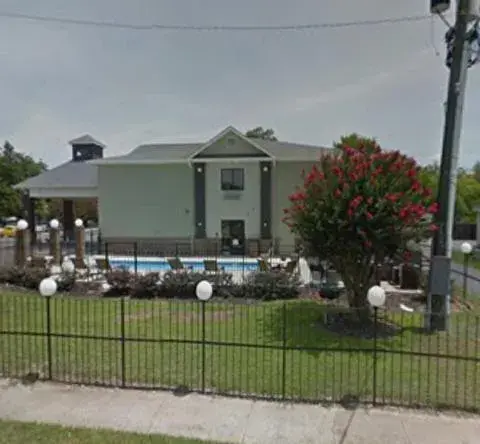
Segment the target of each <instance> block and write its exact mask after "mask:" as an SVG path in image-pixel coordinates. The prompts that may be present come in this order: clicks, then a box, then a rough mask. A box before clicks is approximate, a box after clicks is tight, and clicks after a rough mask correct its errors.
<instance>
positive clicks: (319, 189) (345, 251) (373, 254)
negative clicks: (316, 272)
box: [284, 136, 438, 314]
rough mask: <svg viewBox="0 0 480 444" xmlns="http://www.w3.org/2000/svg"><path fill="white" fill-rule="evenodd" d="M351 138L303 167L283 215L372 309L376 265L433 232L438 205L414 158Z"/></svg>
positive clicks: (352, 298) (363, 309)
mask: <svg viewBox="0 0 480 444" xmlns="http://www.w3.org/2000/svg"><path fill="white" fill-rule="evenodd" d="M348 140H349V141H350V144H349V145H345V144H341V146H337V149H336V150H334V151H332V152H331V153H329V154H325V155H323V156H322V157H321V159H320V161H319V162H318V164H316V165H314V166H313V168H312V169H311V171H309V172H303V173H302V177H303V179H304V183H303V186H301V187H299V188H298V189H297V190H296V191H295V192H294V193H293V194H292V195H291V196H289V199H290V206H289V208H286V209H285V210H284V213H285V217H284V222H285V223H286V224H288V226H289V227H290V229H291V230H292V232H293V233H294V234H295V235H296V236H298V237H299V238H300V239H301V241H302V242H303V244H304V245H305V246H306V248H307V250H308V252H309V254H311V255H312V256H316V257H318V258H319V259H320V260H328V261H329V262H330V263H331V264H332V265H333V266H334V267H335V268H336V270H337V271H338V272H339V273H340V275H341V276H342V280H343V281H344V283H345V288H346V290H347V295H348V302H349V304H350V306H351V307H352V308H355V309H358V310H357V312H358V313H363V314H367V313H368V303H367V290H368V288H369V287H370V286H371V285H372V284H373V283H374V280H375V272H376V264H379V263H383V261H384V260H385V259H386V258H387V257H393V256H394V255H396V254H399V253H403V254H405V255H408V254H409V252H408V249H407V243H408V242H409V241H411V240H413V241H415V242H419V241H421V240H424V239H427V238H429V237H431V236H432V233H433V231H435V230H436V226H435V225H434V224H432V222H431V221H432V215H434V214H435V213H436V212H437V210H438V205H437V204H436V203H435V202H434V199H433V197H432V192H431V190H430V189H428V188H426V187H424V186H423V185H422V184H421V183H420V180H419V172H420V167H419V166H418V165H417V164H416V162H415V160H413V159H412V158H409V157H407V156H405V155H403V154H401V153H400V152H399V151H384V150H382V149H381V147H380V146H379V145H378V144H377V142H376V141H375V140H373V139H367V138H362V137H358V136H356V137H354V138H348Z"/></svg>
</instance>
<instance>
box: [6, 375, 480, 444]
mask: <svg viewBox="0 0 480 444" xmlns="http://www.w3.org/2000/svg"><path fill="white" fill-rule="evenodd" d="M0 418H2V419H12V420H20V421H32V422H33V421H35V422H37V421H38V422H44V423H52V424H63V425H67V426H74V427H75V426H78V427H89V428H108V429H115V430H121V431H132V432H140V433H155V434H157V433H158V434H165V435H171V436H185V437H191V438H199V439H204V440H215V441H220V442H230V443H262V444H269V443H275V444H281V443H289V444H291V443H302V444H307V443H322V444H361V443H368V444H375V443H378V444H385V443H387V442H388V443H392V444H393V443H396V444H403V443H405V444H443V443H445V444H451V443H456V444H470V443H471V444H474V443H476V444H477V443H479V442H480V418H477V417H473V416H470V417H466V416H465V417H461V416H456V415H433V414H432V415H430V414H426V413H419V412H410V411H401V410H380V409H369V410H365V409H357V410H354V411H348V410H344V409H341V408H339V407H333V408H325V407H320V406H318V405H297V404H279V403H268V402H260V401H249V400H240V399H229V398H221V397H210V396H201V395H194V394H191V395H187V396H184V397H178V396H175V395H173V394H172V393H167V392H142V391H134V390H109V389H99V388H86V387H78V386H76V387H72V386H66V385H57V384H47V383H37V384H35V385H32V386H22V385H19V384H13V383H12V382H10V381H6V380H0Z"/></svg>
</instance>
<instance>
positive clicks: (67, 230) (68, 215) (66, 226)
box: [63, 199, 75, 240]
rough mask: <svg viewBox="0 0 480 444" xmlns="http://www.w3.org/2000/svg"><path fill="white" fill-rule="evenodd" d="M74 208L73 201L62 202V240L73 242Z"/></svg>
mask: <svg viewBox="0 0 480 444" xmlns="http://www.w3.org/2000/svg"><path fill="white" fill-rule="evenodd" d="M74 213H75V212H74V207H73V200H68V199H67V200H64V201H63V239H64V240H73V236H74V230H73V227H74V219H75V214H74Z"/></svg>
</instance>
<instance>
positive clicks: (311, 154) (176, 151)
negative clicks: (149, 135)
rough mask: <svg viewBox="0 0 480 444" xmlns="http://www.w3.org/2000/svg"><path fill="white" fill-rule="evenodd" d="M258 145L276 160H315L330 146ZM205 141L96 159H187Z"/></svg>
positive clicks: (144, 147) (141, 148)
mask: <svg viewBox="0 0 480 444" xmlns="http://www.w3.org/2000/svg"><path fill="white" fill-rule="evenodd" d="M252 142H254V143H255V144H256V145H258V146H260V147H261V148H263V149H264V150H265V151H267V152H268V153H270V154H271V155H272V156H273V157H274V158H275V159H276V160H282V159H285V160H292V159H295V160H299V161H302V160H304V161H315V160H317V159H318V157H319V155H320V154H321V153H323V152H325V151H326V150H329V149H330V148H325V147H320V146H313V145H305V144H300V143H290V142H280V141H276V142H274V141H270V140H262V139H252ZM204 145H205V143H183V144H182V143H173V144H172V143H166V144H164V143H157V144H148V145H140V146H139V147H137V148H135V149H134V150H133V151H131V152H130V153H128V154H125V155H123V156H115V157H106V158H103V159H98V160H95V161H94V163H95V164H97V165H102V164H109V163H112V164H113V163H116V162H118V161H122V162H127V163H128V162H132V163H135V162H136V161H143V162H148V161H152V162H161V161H175V160H187V159H188V158H189V157H190V156H191V155H192V154H194V153H195V152H196V151H198V150H199V149H200V148H201V147H202V146H204Z"/></svg>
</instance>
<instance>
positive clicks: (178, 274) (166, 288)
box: [159, 270, 233, 299]
mask: <svg viewBox="0 0 480 444" xmlns="http://www.w3.org/2000/svg"><path fill="white" fill-rule="evenodd" d="M203 280H206V281H209V282H210V283H211V284H212V286H213V296H215V297H228V295H229V294H228V292H227V293H226V290H227V289H229V288H231V287H232V286H233V279H232V275H231V274H230V273H224V272H220V273H206V272H197V271H190V270H187V271H168V272H167V273H165V275H164V276H163V279H162V282H161V284H160V285H159V296H160V297H163V298H180V299H192V298H196V294H195V289H196V287H197V284H198V283H199V282H200V281H203Z"/></svg>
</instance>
